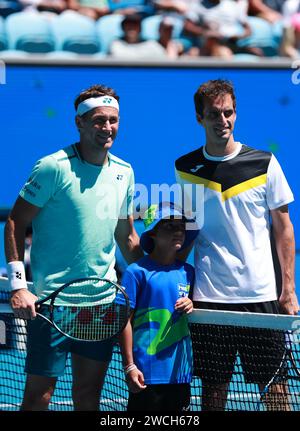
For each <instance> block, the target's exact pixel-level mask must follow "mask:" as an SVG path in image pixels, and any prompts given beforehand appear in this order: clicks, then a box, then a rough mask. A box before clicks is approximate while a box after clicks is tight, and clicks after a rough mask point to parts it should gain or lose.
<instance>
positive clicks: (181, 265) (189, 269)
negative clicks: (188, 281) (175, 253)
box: [176, 260, 195, 273]
mask: <svg viewBox="0 0 300 431" xmlns="http://www.w3.org/2000/svg"><path fill="white" fill-rule="evenodd" d="M176 262H177V265H178V267H179V268H183V269H184V270H185V271H186V272H189V273H194V272H195V269H194V267H193V265H191V264H190V263H188V262H183V261H182V260H177V261H176Z"/></svg>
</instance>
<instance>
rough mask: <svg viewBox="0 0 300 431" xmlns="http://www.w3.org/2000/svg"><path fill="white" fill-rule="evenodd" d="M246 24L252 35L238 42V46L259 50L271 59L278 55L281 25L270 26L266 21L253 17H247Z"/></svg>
mask: <svg viewBox="0 0 300 431" xmlns="http://www.w3.org/2000/svg"><path fill="white" fill-rule="evenodd" d="M248 22H249V25H250V27H251V30H252V34H251V35H250V36H249V37H247V38H245V39H242V40H240V41H238V46H239V47H240V48H244V47H257V48H261V49H262V50H263V52H264V55H265V56H267V57H272V56H276V55H278V50H279V46H280V42H281V38H282V24H281V23H278V24H270V23H268V22H267V21H266V20H264V19H262V18H258V17H254V16H249V17H248Z"/></svg>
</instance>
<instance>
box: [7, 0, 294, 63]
mask: <svg viewBox="0 0 300 431" xmlns="http://www.w3.org/2000/svg"><path fill="white" fill-rule="evenodd" d="M21 11H22V12H24V11H25V12H30V13H32V11H35V12H38V13H42V14H45V15H46V16H47V17H49V19H51V17H53V16H57V15H59V14H62V13H69V14H70V13H72V14H80V15H84V16H86V17H88V18H89V19H91V20H94V21H99V20H101V19H102V18H103V17H104V16H107V15H111V14H114V15H115V14H119V15H121V16H122V20H121V22H120V27H121V36H120V37H118V38H117V39H115V40H113V41H112V42H111V44H110V46H109V50H108V53H107V54H109V55H111V56H113V57H119V58H120V57H124V58H145V56H148V57H149V58H155V59H157V58H160V57H169V58H172V59H174V58H177V57H180V56H186V57H198V56H215V57H222V58H230V57H232V56H233V55H235V54H241V53H242V54H247V55H252V56H257V57H264V56H265V55H266V53H265V52H264V50H263V49H262V48H261V47H260V46H255V43H253V41H252V43H251V42H249V40H251V35H252V34H253V29H254V30H255V31H258V32H259V31H260V30H259V28H260V27H259V25H258V26H257V22H258V23H262V24H264V25H268V27H270V29H273V28H276V29H279V34H280V43H279V44H278V50H277V52H275V55H277V56H284V57H289V58H298V57H300V0H144V1H141V0H137V1H134V0H131V1H128V0H127V1H126V0H125V1H124V0H7V1H0V14H2V16H3V17H7V16H9V14H11V13H20V12H21ZM155 15H159V16H161V21H160V24H159V29H158V37H157V38H155V39H152V38H150V39H145V38H144V37H143V33H142V24H143V21H144V20H145V19H147V18H148V17H150V16H155ZM253 18H256V19H257V20H258V21H255V26H254V21H253ZM251 19H252V21H251ZM178 28H180V32H179V33H180V35H178ZM175 29H176V34H175ZM247 41H248V42H249V43H248V42H247Z"/></svg>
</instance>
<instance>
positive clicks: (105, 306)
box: [53, 279, 128, 341]
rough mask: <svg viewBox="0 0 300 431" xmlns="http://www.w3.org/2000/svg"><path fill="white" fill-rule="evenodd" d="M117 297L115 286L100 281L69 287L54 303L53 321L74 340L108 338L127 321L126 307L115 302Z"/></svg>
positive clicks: (80, 283)
mask: <svg viewBox="0 0 300 431" xmlns="http://www.w3.org/2000/svg"><path fill="white" fill-rule="evenodd" d="M120 293H121V291H120V289H118V286H116V285H115V284H113V283H108V282H103V281H102V280H90V279H89V280H83V281H81V282H76V283H71V284H70V285H68V286H67V287H66V288H65V289H63V290H62V291H61V292H60V293H59V295H57V297H56V299H55V304H54V314H53V321H54V323H55V325H56V326H57V328H58V329H59V330H60V331H62V332H63V333H65V334H68V335H69V336H71V337H73V338H75V339H81V340H87V341H99V340H103V339H107V338H110V337H112V336H114V335H115V334H116V333H118V332H120V331H121V330H122V328H123V327H124V322H126V319H127V318H128V315H127V314H128V313H127V307H126V305H124V304H122V303H119V302H118V301H117V299H118V298H119V297H120ZM56 304H61V305H56Z"/></svg>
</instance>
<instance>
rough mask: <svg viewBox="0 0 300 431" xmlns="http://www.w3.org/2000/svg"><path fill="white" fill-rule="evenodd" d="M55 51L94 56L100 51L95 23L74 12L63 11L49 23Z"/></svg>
mask: <svg viewBox="0 0 300 431" xmlns="http://www.w3.org/2000/svg"><path fill="white" fill-rule="evenodd" d="M51 26H52V31H53V35H54V38H55V49H56V50H57V51H71V52H74V53H76V54H95V53H96V52H98V51H99V49H100V44H99V41H98V38H97V34H96V27H95V22H94V21H93V20H92V19H91V18H89V17H87V16H83V15H80V14H79V13H77V12H74V11H70V10H69V11H65V12H63V13H61V14H60V15H58V16H57V17H55V18H54V19H53V20H52V21H51Z"/></svg>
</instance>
